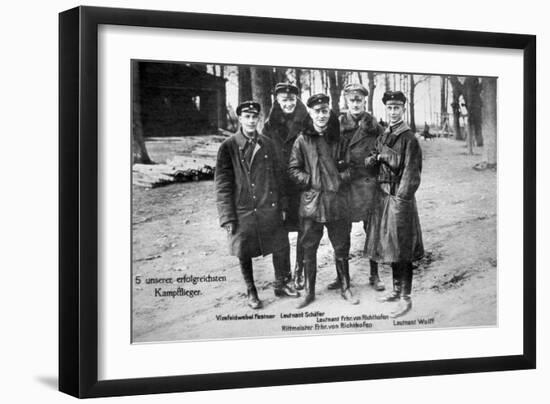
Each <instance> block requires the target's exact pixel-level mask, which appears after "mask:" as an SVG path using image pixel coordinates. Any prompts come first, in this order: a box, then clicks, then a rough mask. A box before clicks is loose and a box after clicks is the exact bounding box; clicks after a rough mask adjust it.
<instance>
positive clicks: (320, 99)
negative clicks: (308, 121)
mask: <svg viewBox="0 0 550 404" xmlns="http://www.w3.org/2000/svg"><path fill="white" fill-rule="evenodd" d="M329 103H330V98H329V96H328V95H326V94H315V95H312V96H311V97H309V98H308V100H307V106H308V108H313V107H314V106H316V105H321V104H329Z"/></svg>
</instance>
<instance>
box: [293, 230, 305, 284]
mask: <svg viewBox="0 0 550 404" xmlns="http://www.w3.org/2000/svg"><path fill="white" fill-rule="evenodd" d="M300 236H301V235H300V233H298V241H296V265H295V267H294V274H293V276H292V279H293V281H294V288H295V289H296V290H302V289H303V288H304V286H305V282H304V250H303V249H302V243H301V241H300Z"/></svg>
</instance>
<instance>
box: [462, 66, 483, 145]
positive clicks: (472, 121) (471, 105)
mask: <svg viewBox="0 0 550 404" xmlns="http://www.w3.org/2000/svg"><path fill="white" fill-rule="evenodd" d="M463 96H464V100H465V101H466V108H467V109H468V129H469V131H470V133H471V135H472V144H473V143H474V142H475V144H476V145H477V146H483V137H482V133H481V84H480V83H479V79H478V78H477V77H467V78H466V80H465V81H464V91H463Z"/></svg>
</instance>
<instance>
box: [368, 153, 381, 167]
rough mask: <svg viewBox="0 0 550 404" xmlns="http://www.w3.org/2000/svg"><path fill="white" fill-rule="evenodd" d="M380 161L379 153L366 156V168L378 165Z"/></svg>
mask: <svg viewBox="0 0 550 404" xmlns="http://www.w3.org/2000/svg"><path fill="white" fill-rule="evenodd" d="M378 164H380V162H379V161H378V154H372V155H370V156H368V157H367V158H365V168H373V167H376V166H377V165H378Z"/></svg>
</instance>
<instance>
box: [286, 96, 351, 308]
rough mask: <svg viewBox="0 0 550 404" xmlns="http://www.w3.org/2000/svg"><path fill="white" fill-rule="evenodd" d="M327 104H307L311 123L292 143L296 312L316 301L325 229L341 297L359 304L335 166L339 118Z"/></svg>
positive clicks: (341, 177)
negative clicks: (301, 287) (301, 294)
mask: <svg viewBox="0 0 550 404" xmlns="http://www.w3.org/2000/svg"><path fill="white" fill-rule="evenodd" d="M329 101H330V99H329V97H328V96H327V95H325V94H316V95H313V96H311V97H310V98H309V99H308V101H307V106H308V108H309V110H308V112H309V115H310V117H311V119H310V120H308V122H307V124H306V127H305V128H304V130H303V131H302V132H301V134H300V135H299V136H298V138H297V139H296V142H294V145H293V146H292V152H291V154H290V161H289V168H288V171H289V174H290V178H291V179H292V181H294V183H295V184H296V185H298V186H299V187H300V188H301V189H302V193H301V197H300V210H299V215H300V220H301V227H302V246H303V249H304V271H305V277H306V296H305V298H304V299H303V300H302V301H301V302H300V304H299V305H298V308H302V307H305V306H307V305H309V304H310V303H311V302H313V300H315V280H316V276H317V249H318V248H319V243H320V241H321V238H322V237H323V228H324V227H326V228H327V231H328V236H329V239H330V242H331V244H332V247H333V249H334V256H335V263H336V269H337V273H338V276H339V278H340V281H341V293H342V297H343V298H344V299H346V300H348V301H349V302H350V303H352V304H357V303H359V301H358V300H357V299H356V298H354V297H353V295H352V293H351V290H350V279H349V264H348V261H349V248H350V223H349V215H348V209H347V205H348V201H347V195H346V191H345V190H344V188H343V187H342V183H343V182H344V181H345V180H346V172H345V171H342V172H339V171H338V167H337V162H338V160H339V157H340V143H339V138H340V128H339V123H338V118H337V117H336V116H335V115H334V114H333V113H332V111H331V110H330V106H329Z"/></svg>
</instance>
